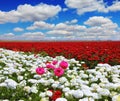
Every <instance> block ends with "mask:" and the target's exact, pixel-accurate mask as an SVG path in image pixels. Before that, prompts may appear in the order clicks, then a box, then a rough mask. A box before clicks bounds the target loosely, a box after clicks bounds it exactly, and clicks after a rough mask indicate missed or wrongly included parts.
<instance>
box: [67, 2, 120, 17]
mask: <svg viewBox="0 0 120 101" xmlns="http://www.w3.org/2000/svg"><path fill="white" fill-rule="evenodd" d="M65 4H66V5H67V6H68V7H69V8H73V9H77V13H78V14H79V15H81V14H84V13H86V12H93V11H98V12H104V13H107V12H109V11H120V1H116V2H113V4H112V5H111V6H107V5H106V4H105V3H104V0H65Z"/></svg>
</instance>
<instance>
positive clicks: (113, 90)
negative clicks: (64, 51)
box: [0, 49, 120, 101]
mask: <svg viewBox="0 0 120 101" xmlns="http://www.w3.org/2000/svg"><path fill="white" fill-rule="evenodd" d="M83 64H85V63H84V62H81V61H77V60H75V59H74V58H72V59H66V58H65V57H63V56H56V57H55V58H53V57H50V56H46V57H42V56H41V55H40V54H36V55H34V54H33V53H24V52H18V51H11V50H5V49H0V92H1V93H0V100H2V101H4V100H6V101H119V100H120V65H115V66H110V65H109V64H102V63H100V64H98V65H97V66H96V67H95V68H94V69H85V70H84V69H82V66H85V65H83Z"/></svg>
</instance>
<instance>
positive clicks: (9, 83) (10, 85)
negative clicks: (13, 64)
mask: <svg viewBox="0 0 120 101" xmlns="http://www.w3.org/2000/svg"><path fill="white" fill-rule="evenodd" d="M5 83H6V84H7V87H8V88H12V89H16V86H17V82H16V81H14V80H12V79H7V80H5Z"/></svg>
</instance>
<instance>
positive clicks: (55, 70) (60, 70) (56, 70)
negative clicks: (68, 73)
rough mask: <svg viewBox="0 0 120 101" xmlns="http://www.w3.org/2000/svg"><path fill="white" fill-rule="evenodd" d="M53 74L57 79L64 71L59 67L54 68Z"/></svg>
mask: <svg viewBox="0 0 120 101" xmlns="http://www.w3.org/2000/svg"><path fill="white" fill-rule="evenodd" d="M54 74H55V75H56V76H58V77H60V76H62V75H63V74H64V69H63V68H61V67H58V68H55V69H54Z"/></svg>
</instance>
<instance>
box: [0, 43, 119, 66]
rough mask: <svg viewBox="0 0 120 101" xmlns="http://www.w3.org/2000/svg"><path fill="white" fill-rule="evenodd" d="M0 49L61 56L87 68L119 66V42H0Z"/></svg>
mask: <svg viewBox="0 0 120 101" xmlns="http://www.w3.org/2000/svg"><path fill="white" fill-rule="evenodd" d="M0 48H6V49H11V50H14V51H24V52H34V53H35V54H37V53H41V54H42V55H49V56H52V57H55V56H58V55H63V56H65V57H67V58H75V59H78V60H83V61H85V62H86V63H87V65H88V66H92V65H94V64H97V63H100V62H102V63H109V64H111V65H115V64H120V41H93V42H92V41H87V42H0Z"/></svg>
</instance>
